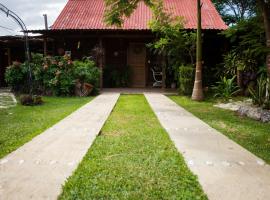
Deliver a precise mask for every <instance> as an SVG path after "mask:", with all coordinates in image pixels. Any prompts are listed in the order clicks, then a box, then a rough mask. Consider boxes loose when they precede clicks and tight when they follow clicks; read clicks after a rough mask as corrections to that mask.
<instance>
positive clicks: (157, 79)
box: [151, 68, 162, 87]
mask: <svg viewBox="0 0 270 200" xmlns="http://www.w3.org/2000/svg"><path fill="white" fill-rule="evenodd" d="M151 71H152V73H153V78H154V81H155V82H154V83H153V87H162V72H158V71H155V70H154V69H153V68H151Z"/></svg>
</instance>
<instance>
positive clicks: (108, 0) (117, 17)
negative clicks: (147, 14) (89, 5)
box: [105, 0, 159, 26]
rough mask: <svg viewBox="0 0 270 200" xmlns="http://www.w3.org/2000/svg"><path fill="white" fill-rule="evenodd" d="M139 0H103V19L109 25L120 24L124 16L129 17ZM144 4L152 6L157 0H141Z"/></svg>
mask: <svg viewBox="0 0 270 200" xmlns="http://www.w3.org/2000/svg"><path fill="white" fill-rule="evenodd" d="M140 1H141V0H105V4H106V12H105V21H106V22H107V23H108V24H109V25H117V26H121V25H122V24H123V21H124V18H125V17H129V16H130V15H131V14H132V12H133V11H134V10H135V9H136V8H137V6H138V3H139V2H140ZM143 1H144V2H145V4H146V5H148V6H149V7H152V6H153V5H154V4H155V2H157V1H159V0H143Z"/></svg>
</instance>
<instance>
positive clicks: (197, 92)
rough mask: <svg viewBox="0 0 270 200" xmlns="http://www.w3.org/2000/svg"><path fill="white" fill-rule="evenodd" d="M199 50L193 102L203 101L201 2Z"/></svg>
mask: <svg viewBox="0 0 270 200" xmlns="http://www.w3.org/2000/svg"><path fill="white" fill-rule="evenodd" d="M197 15H198V16H197V50H196V72H195V73H196V74H195V82H194V88H193V92H192V100H195V101H202V100H203V98H204V96H203V88H202V4H201V0H197Z"/></svg>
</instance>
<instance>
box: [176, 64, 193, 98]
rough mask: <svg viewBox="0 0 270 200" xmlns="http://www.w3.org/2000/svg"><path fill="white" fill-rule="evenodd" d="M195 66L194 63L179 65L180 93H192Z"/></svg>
mask: <svg viewBox="0 0 270 200" xmlns="http://www.w3.org/2000/svg"><path fill="white" fill-rule="evenodd" d="M194 73H195V68H194V67H193V66H192V65H187V66H184V65H182V66H180V67H179V92H180V94H184V95H190V94H191V93H192V89H193V84H194Z"/></svg>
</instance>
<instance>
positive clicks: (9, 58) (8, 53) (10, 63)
mask: <svg viewBox="0 0 270 200" xmlns="http://www.w3.org/2000/svg"><path fill="white" fill-rule="evenodd" d="M7 56H8V65H9V66H10V65H12V59H11V50H10V48H7Z"/></svg>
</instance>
